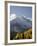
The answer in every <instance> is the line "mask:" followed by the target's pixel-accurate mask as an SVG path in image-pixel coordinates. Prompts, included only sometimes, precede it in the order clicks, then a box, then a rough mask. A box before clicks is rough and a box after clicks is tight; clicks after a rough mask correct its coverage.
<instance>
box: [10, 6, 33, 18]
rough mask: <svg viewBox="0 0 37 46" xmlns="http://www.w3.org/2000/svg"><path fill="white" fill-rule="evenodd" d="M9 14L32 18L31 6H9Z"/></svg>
mask: <svg viewBox="0 0 37 46" xmlns="http://www.w3.org/2000/svg"><path fill="white" fill-rule="evenodd" d="M11 14H16V16H21V15H24V16H26V17H28V18H32V7H25V6H10V15H11Z"/></svg>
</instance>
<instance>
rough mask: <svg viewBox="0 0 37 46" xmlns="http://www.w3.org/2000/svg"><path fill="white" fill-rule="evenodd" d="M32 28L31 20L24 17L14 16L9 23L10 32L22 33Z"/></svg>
mask: <svg viewBox="0 0 37 46" xmlns="http://www.w3.org/2000/svg"><path fill="white" fill-rule="evenodd" d="M31 27H32V20H31V19H30V18H27V17H25V16H17V17H16V15H14V18H13V19H11V21H10V31H12V32H13V31H14V32H23V31H25V30H26V29H28V28H31Z"/></svg>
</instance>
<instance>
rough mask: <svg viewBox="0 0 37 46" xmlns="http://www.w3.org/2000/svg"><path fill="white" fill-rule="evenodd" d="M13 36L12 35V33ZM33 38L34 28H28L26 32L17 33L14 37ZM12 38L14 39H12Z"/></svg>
mask: <svg viewBox="0 0 37 46" xmlns="http://www.w3.org/2000/svg"><path fill="white" fill-rule="evenodd" d="M11 37H12V35H11ZM31 38H32V29H28V30H27V31H25V32H21V33H18V32H17V33H15V36H14V37H13V39H14V40H17V39H31ZM11 40H12V39H11Z"/></svg>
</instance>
